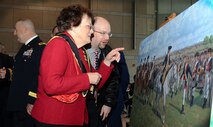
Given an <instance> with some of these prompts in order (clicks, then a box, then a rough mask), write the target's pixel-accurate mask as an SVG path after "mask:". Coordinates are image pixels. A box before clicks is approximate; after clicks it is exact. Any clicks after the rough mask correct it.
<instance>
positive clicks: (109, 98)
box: [97, 45, 119, 110]
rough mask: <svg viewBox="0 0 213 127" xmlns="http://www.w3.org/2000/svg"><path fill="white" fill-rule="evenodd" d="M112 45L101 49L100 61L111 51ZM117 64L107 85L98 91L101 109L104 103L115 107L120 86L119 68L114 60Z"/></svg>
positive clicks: (114, 63) (99, 107)
mask: <svg viewBox="0 0 213 127" xmlns="http://www.w3.org/2000/svg"><path fill="white" fill-rule="evenodd" d="M111 50H112V49H111V47H110V46H108V45H107V46H106V47H105V48H104V49H101V54H100V57H99V61H102V60H103V59H104V58H105V56H106V55H107V54H108V53H109V52H110V51H111ZM113 65H114V66H115V67H114V69H113V71H112V73H111V74H110V77H109V79H108V80H107V82H106V83H105V85H104V86H103V87H102V88H101V89H100V90H99V91H98V93H99V96H98V101H97V102H98V109H99V110H100V109H101V107H102V106H103V105H107V106H109V107H113V106H115V104H116V101H117V94H118V87H119V71H118V68H117V63H116V62H113Z"/></svg>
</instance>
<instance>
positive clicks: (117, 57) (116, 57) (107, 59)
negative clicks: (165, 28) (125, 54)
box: [104, 48, 124, 66]
mask: <svg viewBox="0 0 213 127" xmlns="http://www.w3.org/2000/svg"><path fill="white" fill-rule="evenodd" d="M123 50H124V48H115V49H113V50H112V51H111V52H109V53H108V54H107V56H106V57H105V59H104V63H105V64H106V65H107V66H110V64H111V62H113V61H114V60H116V61H117V62H119V61H120V53H119V51H123Z"/></svg>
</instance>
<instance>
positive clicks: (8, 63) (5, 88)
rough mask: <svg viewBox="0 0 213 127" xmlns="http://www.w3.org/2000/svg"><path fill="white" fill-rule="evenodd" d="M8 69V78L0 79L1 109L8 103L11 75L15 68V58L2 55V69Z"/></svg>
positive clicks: (0, 55)
mask: <svg viewBox="0 0 213 127" xmlns="http://www.w3.org/2000/svg"><path fill="white" fill-rule="evenodd" d="M3 67H5V68H6V78H5V79H0V101H1V105H0V109H2V107H3V106H5V105H6V103H7V98H8V93H9V88H10V83H11V81H10V75H11V71H10V70H11V69H12V68H13V58H12V57H10V56H8V55H6V54H3V53H0V68H3Z"/></svg>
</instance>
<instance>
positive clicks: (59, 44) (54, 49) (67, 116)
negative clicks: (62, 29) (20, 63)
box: [32, 33, 113, 125]
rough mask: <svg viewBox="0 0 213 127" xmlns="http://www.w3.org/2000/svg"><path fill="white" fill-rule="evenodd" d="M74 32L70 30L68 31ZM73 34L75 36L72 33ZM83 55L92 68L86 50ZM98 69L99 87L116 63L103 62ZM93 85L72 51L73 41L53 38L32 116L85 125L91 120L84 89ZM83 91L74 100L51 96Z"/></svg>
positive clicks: (44, 56)
mask: <svg viewBox="0 0 213 127" xmlns="http://www.w3.org/2000/svg"><path fill="white" fill-rule="evenodd" d="M65 34H67V35H68V36H70V35H69V34H68V33H65ZM70 37H71V36H70ZM78 51H79V54H80V57H81V59H82V61H83V63H84V65H85V67H86V69H87V71H88V72H89V70H90V69H89V66H88V61H87V59H86V57H85V54H84V52H83V50H82V49H81V48H80V49H79V50H78ZM100 68H101V69H100V70H99V71H98V72H99V73H100V74H101V75H102V80H101V81H100V83H99V86H98V87H99V88H100V87H101V86H102V85H103V84H104V83H105V82H106V80H107V78H108V77H109V75H110V73H111V71H112V69H113V66H110V67H108V66H106V65H105V64H104V63H103V62H102V63H101V67H100ZM89 87H90V83H89V78H88V76H87V74H85V73H84V74H83V73H82V72H81V70H80V67H79V66H78V64H77V61H76V58H75V57H74V55H73V52H72V51H71V48H70V45H69V44H68V42H66V41H65V40H64V39H63V38H61V37H55V38H53V39H51V40H50V41H49V42H48V44H47V45H46V47H45V49H44V51H43V54H42V58H41V62H40V74H39V84H38V93H37V99H36V101H35V104H34V107H33V110H32V117H33V118H35V119H36V120H37V121H40V122H43V123H47V124H58V125H83V124H84V123H87V122H88V113H87V109H86V98H85V97H83V96H82V94H81V93H82V91H85V90H88V89H89ZM76 92H78V93H79V97H78V99H77V100H76V101H75V102H73V103H70V104H67V103H63V102H60V101H58V100H56V99H54V98H52V97H51V96H53V95H61V94H71V93H76Z"/></svg>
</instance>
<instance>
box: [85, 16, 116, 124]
mask: <svg viewBox="0 0 213 127" xmlns="http://www.w3.org/2000/svg"><path fill="white" fill-rule="evenodd" d="M93 34H94V37H93V38H92V39H91V48H90V49H88V50H87V52H88V55H89V58H90V61H91V64H92V66H93V67H94V68H95V69H98V68H99V65H100V63H101V61H102V60H103V59H104V58H105V56H106V55H107V54H108V53H109V52H110V51H111V50H112V49H111V47H109V46H108V45H107V44H108V42H109V38H110V37H111V36H112V34H111V28H110V24H109V22H108V21H107V20H106V19H104V18H102V17H95V23H94V33H93ZM112 64H113V65H114V66H115V67H114V69H113V71H112V73H111V74H110V77H109V79H108V80H107V82H106V83H105V84H104V86H103V87H102V88H101V89H99V90H98V97H97V100H96V101H97V102H96V104H95V102H94V101H93V100H92V99H87V108H88V112H89V119H90V120H89V127H105V126H106V125H107V122H108V118H109V117H110V112H111V111H112V109H113V108H114V107H115V105H116V98H117V94H118V85H119V72H118V68H117V65H116V62H113V63H112ZM96 105H97V107H96ZM108 127H110V126H108Z"/></svg>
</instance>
